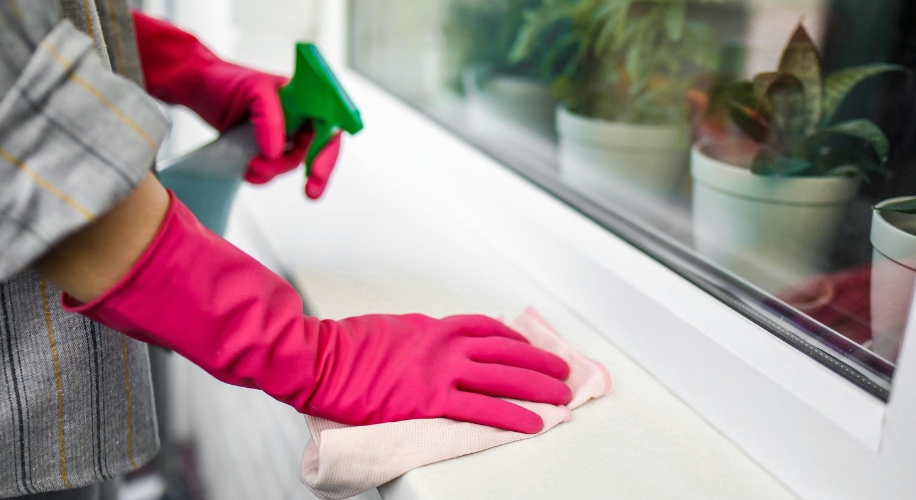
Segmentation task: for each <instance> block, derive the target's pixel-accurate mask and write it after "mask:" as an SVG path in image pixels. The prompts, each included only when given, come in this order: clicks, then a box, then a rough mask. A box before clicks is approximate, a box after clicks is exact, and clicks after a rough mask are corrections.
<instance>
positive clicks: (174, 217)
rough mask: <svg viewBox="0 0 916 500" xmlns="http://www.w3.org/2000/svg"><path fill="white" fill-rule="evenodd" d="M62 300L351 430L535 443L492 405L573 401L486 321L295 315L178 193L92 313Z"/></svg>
mask: <svg viewBox="0 0 916 500" xmlns="http://www.w3.org/2000/svg"><path fill="white" fill-rule="evenodd" d="M202 256H203V257H204V258H201V257H202ZM63 300H64V306H65V307H66V308H67V309H68V310H70V311H73V312H78V313H81V314H83V315H85V316H87V317H89V318H91V319H93V320H96V321H98V322H100V323H103V324H105V325H108V326H110V327H111V328H113V329H115V330H117V331H119V332H122V333H124V334H125V335H128V336H130V337H133V338H136V339H139V340H141V341H144V342H149V343H154V344H158V345H161V346H163V347H167V348H169V349H172V350H174V351H176V352H178V353H180V354H181V355H183V356H185V357H187V358H188V359H190V360H191V361H193V362H194V363H196V364H198V365H199V366H201V367H202V368H203V369H204V370H206V371H208V372H209V373H211V374H212V375H213V376H215V377H216V378H218V379H220V380H222V381H224V382H227V383H230V384H235V385H240V386H244V387H251V388H259V389H261V390H263V391H264V392H266V393H267V394H269V395H271V396H273V397H274V398H276V399H278V400H280V401H282V402H284V403H287V404H289V405H291V406H292V407H293V408H295V409H297V410H299V411H300V412H302V413H306V414H309V415H315V416H319V417H322V418H326V419H329V420H334V421H337V422H342V423H346V424H353V425H361V424H374V423H381V422H392V421H398V420H405V419H418V418H435V417H448V418H452V419H455V420H463V421H469V422H476V423H480V424H484V425H490V426H495V427H500V428H503V429H509V430H514V431H518V432H524V433H535V432H538V431H539V430H540V429H541V427H542V425H543V424H542V422H541V419H540V417H538V416H537V415H536V414H535V413H533V412H530V411H528V410H526V409H524V408H521V407H520V406H517V405H514V404H512V403H509V402H506V401H503V400H501V399H497V397H507V398H515V399H524V400H530V401H537V402H543V403H550V404H555V405H562V404H565V403H567V402H568V401H569V400H570V397H571V391H570V389H569V387H568V386H567V385H566V384H564V383H563V382H562V380H563V379H565V378H566V376H567V375H568V371H569V368H568V366H567V365H566V363H565V362H564V361H563V360H562V359H560V358H559V357H557V356H555V355H553V354H550V353H548V352H546V351H542V350H540V349H537V348H535V347H533V346H531V345H530V344H529V343H528V342H527V341H526V340H525V339H524V337H522V336H521V335H519V334H518V333H516V332H514V331H513V330H511V329H509V328H508V327H507V326H505V325H503V324H502V323H500V322H498V321H496V320H493V319H490V318H487V317H484V316H455V317H450V318H445V319H442V320H436V319H432V318H429V317H426V316H421V315H417V314H414V315H406V316H385V315H373V316H362V317H356V318H349V319H344V320H342V321H330V320H322V321H319V320H317V319H315V318H310V317H306V316H303V314H302V300H301V298H300V297H299V295H298V293H296V291H295V290H294V289H293V288H292V287H291V286H290V285H289V284H288V283H287V282H286V281H284V280H283V279H282V278H280V277H279V276H277V275H276V274H274V273H272V272H271V271H269V270H268V269H267V268H265V267H264V266H262V265H261V264H259V263H258V262H257V261H256V260H254V259H253V258H251V257H249V256H248V255H246V254H245V253H244V252H242V251H240V250H238V249H237V248H235V247H234V246H232V245H231V244H229V243H228V242H226V241H225V240H223V239H222V238H220V237H218V236H216V235H215V234H213V233H211V232H210V231H208V230H207V229H206V228H204V227H203V226H202V225H200V223H199V222H198V221H197V220H196V219H195V218H194V216H193V215H192V214H191V212H190V211H189V210H188V209H187V207H185V206H184V205H183V204H182V203H181V202H180V201H178V200H177V199H176V198H175V197H174V195H172V198H171V205H170V208H169V212H168V215H167V216H166V219H165V221H164V222H163V225H162V227H161V229H160V230H159V234H158V235H157V236H156V238H155V239H154V240H153V242H152V243H151V244H150V246H149V248H148V249H147V250H146V252H145V253H144V255H143V256H142V257H141V258H140V260H139V261H138V262H137V264H135V266H134V268H133V269H132V270H131V271H130V272H129V273H128V275H127V276H126V277H125V278H124V279H123V280H122V281H121V282H120V283H119V284H118V285H116V286H115V287H113V288H112V289H111V290H109V291H108V292H106V293H105V294H103V295H102V296H101V297H99V298H98V299H96V300H94V301H93V302H91V303H89V304H78V303H75V302H74V300H73V299H72V298H70V297H68V296H64V299H63Z"/></svg>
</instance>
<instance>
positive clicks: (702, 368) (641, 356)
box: [241, 71, 893, 499]
mask: <svg viewBox="0 0 916 500" xmlns="http://www.w3.org/2000/svg"><path fill="white" fill-rule="evenodd" d="M340 76H341V77H342V79H343V80H344V82H345V85H346V86H347V88H348V89H349V90H350V92H351V94H352V95H353V97H354V99H355V100H356V102H357V103H358V104H359V105H360V106H361V108H362V110H363V113H364V119H365V120H366V123H367V129H366V130H365V131H364V132H362V133H361V134H360V135H359V136H357V137H355V138H348V140H347V141H346V142H345V145H344V148H343V151H344V153H343V156H342V162H341V165H340V168H339V169H338V171H337V173H335V177H334V179H333V180H332V185H331V186H330V189H329V191H328V193H327V195H326V198H325V199H323V200H322V201H321V202H320V203H318V204H312V203H308V202H306V201H304V200H303V197H302V195H301V172H300V173H298V174H291V175H290V176H289V177H286V178H283V179H279V180H278V181H277V182H274V183H272V184H270V185H268V186H266V187H263V188H254V189H252V188H245V189H244V190H243V192H242V196H241V198H242V199H243V200H246V201H247V202H246V203H243V206H244V207H245V208H246V209H247V211H249V212H250V215H251V217H249V218H250V219H252V220H253V221H256V222H255V225H256V226H257V227H258V229H259V232H260V233H261V236H262V237H263V238H264V239H266V240H267V242H266V243H267V245H266V246H267V247H269V248H270V251H271V252H270V253H272V254H275V255H272V256H271V257H272V260H275V261H276V267H278V268H280V269H282V270H283V271H285V272H287V273H289V274H290V275H293V274H294V273H296V272H297V271H302V270H307V271H308V272H309V273H310V276H311V278H308V276H306V277H305V278H303V279H310V280H311V281H312V283H307V286H309V287H310V288H313V287H314V290H310V291H309V293H310V294H312V295H314V297H313V298H312V300H313V302H315V307H316V308H321V307H324V308H325V309H327V308H328V307H331V306H330V305H328V304H329V303H328V302H327V301H325V302H324V303H323V305H322V302H321V298H319V297H318V296H317V293H318V292H317V290H318V287H319V286H320V284H319V283H320V282H321V280H325V283H326V284H327V283H331V284H330V285H327V286H331V287H337V288H338V289H339V290H343V292H339V293H337V292H335V293H337V295H336V296H338V297H339V298H340V300H343V301H344V302H341V304H349V305H348V306H347V307H351V306H352V307H355V306H359V307H366V304H369V303H372V304H375V307H378V308H380V309H379V310H385V311H388V312H391V311H397V310H403V309H398V307H401V308H408V309H416V310H421V311H426V310H424V309H423V304H426V305H427V306H436V307H443V308H444V307H445V306H446V305H447V304H452V303H453V302H454V303H455V304H462V306H461V308H459V309H458V310H462V308H470V309H472V310H474V311H476V312H483V313H489V314H504V315H510V314H516V313H518V312H519V311H521V309H522V308H523V307H524V306H526V305H529V304H531V305H534V306H535V307H537V308H539V309H541V310H542V311H543V312H544V314H545V315H546V316H547V318H548V319H549V320H551V321H553V322H555V323H557V327H558V328H560V329H561V331H565V330H562V329H563V328H569V326H564V325H566V323H564V322H563V321H564V320H563V319H562V318H563V317H565V316H563V315H564V314H565V315H567V316H569V317H575V318H579V319H581V323H574V325H573V326H575V325H578V326H579V327H582V325H583V324H587V325H588V330H589V331H590V332H592V333H593V334H594V335H597V336H598V338H599V339H600V340H601V341H602V342H610V343H612V344H613V345H614V346H615V347H616V348H619V349H620V350H621V352H625V353H626V354H627V355H628V356H629V357H631V358H632V359H633V360H635V361H636V362H637V363H638V364H639V366H640V367H641V368H643V369H644V370H645V373H646V374H648V375H646V376H650V377H654V378H655V379H657V380H658V381H659V382H660V383H661V385H662V386H663V387H666V388H667V389H668V390H670V391H671V393H670V394H669V397H671V398H672V399H674V398H677V400H681V401H684V402H686V404H687V405H688V406H689V408H691V409H692V410H694V411H695V412H696V414H695V415H694V418H697V419H700V418H702V419H703V420H702V421H703V422H708V424H709V425H710V427H709V428H710V429H711V433H712V434H713V435H715V436H717V439H722V440H723V441H724V440H725V439H727V440H728V441H726V442H734V443H736V445H737V447H736V448H735V449H736V450H737V449H740V450H742V451H743V452H744V453H746V454H747V456H749V457H751V459H750V461H748V462H747V463H749V464H751V465H753V463H754V462H756V463H759V464H762V465H763V467H765V469H766V470H767V471H769V472H770V473H772V474H773V475H774V476H775V477H778V478H779V480H781V481H782V482H784V483H785V484H787V485H789V486H790V487H791V489H792V490H793V491H795V492H797V493H798V494H799V495H800V496H803V497H805V498H824V499H828V498H829V499H838V498H849V499H852V498H864V497H865V496H868V494H869V492H872V490H873V488H872V487H871V486H869V484H870V483H867V482H862V481H858V480H857V479H856V478H857V477H859V476H860V475H863V474H864V475H866V476H867V475H870V474H871V475H882V474H885V472H887V473H890V472H892V471H893V470H891V469H886V468H879V467H877V466H876V464H877V463H878V462H876V461H875V457H876V454H877V453H878V450H879V447H880V446H881V437H882V427H883V425H884V418H885V405H884V404H883V403H881V402H880V401H878V400H877V399H875V398H873V397H871V396H869V395H868V394H866V393H865V392H864V391H862V390H860V389H859V388H857V387H855V386H853V385H852V384H850V383H849V382H848V381H846V380H845V379H843V378H841V377H839V376H837V375H836V374H835V373H833V372H831V371H830V370H828V369H826V368H824V367H823V366H821V365H819V364H817V363H814V362H812V361H811V360H810V359H809V358H807V357H806V356H805V355H804V354H802V353H800V352H798V351H796V350H794V348H792V347H791V346H789V345H788V344H786V343H784V342H782V341H781V340H779V339H777V338H775V337H774V336H773V335H771V334H770V333H769V332H767V331H765V330H763V329H761V328H760V327H758V326H756V325H755V324H753V323H752V322H751V321H749V320H748V319H747V318H745V317H743V316H741V315H740V314H739V313H737V312H735V311H734V310H732V309H730V308H729V307H728V306H726V305H725V304H722V303H721V302H719V301H718V300H716V299H715V298H713V297H711V296H710V295H708V294H706V293H705V292H702V291H701V290H699V289H697V288H696V287H695V286H693V285H692V284H690V283H688V282H687V281H685V280H684V279H683V278H681V277H680V276H678V275H676V274H675V273H673V272H672V271H670V270H669V269H667V268H664V267H663V266H661V265H660V264H659V263H658V262H656V261H654V260H653V259H652V258H651V257H649V256H647V255H646V254H644V253H642V252H640V251H638V250H637V249H635V248H633V247H632V246H630V245H629V244H627V243H626V242H624V241H623V240H621V239H620V238H618V237H616V236H615V235H613V234H611V233H608V232H607V231H605V230H604V229H602V228H600V227H599V226H597V225H596V224H594V223H593V222H592V221H590V220H588V219H587V218H586V217H583V216H582V215H581V214H579V213H576V212H575V211H573V210H571V209H570V208H569V207H567V206H565V205H563V204H562V203H559V202H557V201H556V200H555V199H553V198H551V197H550V196H549V195H546V194H545V193H544V192H543V191H541V190H540V189H539V188H537V187H536V186H534V185H532V184H530V183H528V182H526V181H524V180H522V179H521V178H519V177H518V176H517V175H516V174H514V173H512V172H510V171H508V170H507V169H505V168H504V167H502V166H500V165H499V164H497V163H496V162H494V161H493V160H492V159H490V158H488V157H486V156H485V155H483V154H481V153H480V152H478V151H477V150H475V149H474V148H473V147H470V146H468V145H467V144H464V143H462V141H460V140H458V139H456V138H455V137H454V136H452V135H451V134H449V133H448V132H446V131H443V130H442V129H441V128H440V127H438V126H437V125H435V124H434V123H431V122H430V121H429V120H428V119H426V118H424V117H422V116H420V115H419V114H418V113H416V112H415V111H413V110H411V109H409V108H408V107H407V106H406V105H404V104H403V103H400V102H398V101H397V100H396V99H394V98H392V97H391V96H390V95H388V94H386V93H385V92H383V91H381V90H379V89H378V88H377V87H375V86H373V85H372V84H371V83H368V82H366V81H365V80H364V79H362V78H360V77H359V76H357V75H354V74H352V73H348V72H345V71H342V72H340ZM442 238H445V241H446V242H447V244H442V243H439V244H434V242H435V241H439V240H441V239H442ZM446 247H447V248H446ZM447 249H455V250H454V251H452V252H447V251H446V250H447ZM274 258H275V259H274ZM494 259H496V261H497V262H498V265H494V264H492V262H493V260H494ZM486 262H491V264H488V265H484V263H486ZM398 263H400V264H398ZM462 263H463V264H462ZM398 266H402V267H398ZM386 273H388V274H387V275H386ZM385 276H388V277H387V278H386V277H385ZM328 280H330V281H328ZM392 282H393V283H394V284H392ZM415 282H416V283H415ZM373 283H375V284H374V285H372V284H373ZM382 284H385V285H384V286H383V285H382ZM369 285H372V286H369ZM395 286H397V287H401V288H404V289H405V290H409V289H411V287H413V289H414V290H415V291H414V292H412V293H411V298H409V299H407V300H401V301H400V302H398V304H400V306H398V305H397V304H395V303H393V302H392V301H393V300H394V299H393V298H394V297H399V296H400V295H399V294H398V293H395V291H396V290H397V289H396V288H391V287H395ZM373 287H375V288H374V289H375V290H376V291H375V292H371V293H370V292H366V293H367V294H368V295H369V297H366V298H362V297H363V296H362V295H359V293H357V291H359V290H362V291H364V292H365V291H367V290H372V289H373ZM421 289H422V290H423V291H422V292H417V291H416V290H421ZM435 290H439V291H440V292H441V291H443V290H450V291H454V293H455V297H454V298H450V297H452V296H451V295H450V294H446V293H444V292H443V293H438V294H435V293H434V291H435ZM538 290H540V291H538ZM545 290H546V291H549V293H547V292H545ZM405 293H406V292H405ZM417 295H419V297H418V296H417ZM347 297H352V301H350V302H347V301H348V300H350V299H347ZM537 297H542V298H543V299H542V300H541V299H539V300H541V302H539V301H538V300H536V298H537ZM370 298H371V300H372V301H374V302H370V301H369V300H370ZM423 299H427V300H426V302H416V301H417V300H423ZM455 301H457V302H455ZM465 301H469V302H465ZM418 304H419V305H418ZM334 307H338V306H334ZM339 307H343V306H342V305H339ZM319 310H321V309H319ZM342 310H343V309H341V311H342ZM347 310H351V309H347ZM352 310H356V309H352ZM428 311H429V312H431V313H435V312H436V311H437V309H429V310H428ZM440 311H443V312H449V311H450V310H448V309H445V310H440ZM551 311H565V312H551ZM322 312H323V313H324V314H328V315H333V316H337V315H339V314H336V313H334V311H333V310H329V311H323V310H322ZM610 368H611V371H612V376H614V367H613V366H611V367H610ZM615 381H617V382H618V387H620V382H621V381H620V380H617V378H616V377H615ZM607 425H613V423H612V422H611V423H608V424H607ZM704 425H705V424H704ZM558 432H559V430H558ZM722 436H726V438H723V437H722ZM886 446H887V445H886V443H885V447H886ZM707 448H709V446H708V445H705V444H702V443H699V442H697V443H694V447H693V448H692V453H694V454H704V453H705V451H704V450H706V449H707ZM712 448H715V446H713V447H712ZM589 449H590V448H589ZM601 449H603V450H610V451H607V453H612V452H613V451H614V450H615V448H614V446H613V445H611V444H608V445H606V446H603V448H601ZM640 451H641V452H645V450H640ZM494 453H499V452H494ZM596 453H597V452H596ZM659 454H660V455H661V456H663V455H664V454H665V452H664V450H662V451H659ZM583 456H587V452H585V451H583ZM693 459H694V457H691V460H693ZM825 463H831V464H834V465H835V467H822V466H814V465H813V464H825ZM576 466H577V467H580V468H583V470H589V468H593V467H594V465H593V462H589V465H588V466H587V467H586V466H583V465H582V464H581V463H578V462H577V463H576ZM435 467H439V466H435ZM872 469H874V470H873V471H872ZM836 470H843V471H846V472H847V473H844V474H841V475H837V474H836V473H835V471H836ZM863 470H870V471H872V472H869V473H863V472H861V471H863ZM410 477H411V475H408V476H407V478H410ZM716 477H718V476H716ZM882 477H883V476H882ZM632 480H633V481H637V480H638V481H643V482H651V481H656V480H657V477H651V478H650V475H649V474H648V473H645V474H644V475H642V476H639V477H635V478H633V479H632ZM561 482H562V481H561ZM526 491H527V490H526ZM863 495H864V496H863ZM421 496H422V495H421ZM422 497H423V498H425V496H422Z"/></svg>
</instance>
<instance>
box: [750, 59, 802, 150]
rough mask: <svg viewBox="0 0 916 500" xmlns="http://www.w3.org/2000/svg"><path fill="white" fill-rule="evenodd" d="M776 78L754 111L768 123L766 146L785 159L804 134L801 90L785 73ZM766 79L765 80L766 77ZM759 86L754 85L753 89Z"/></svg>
mask: <svg viewBox="0 0 916 500" xmlns="http://www.w3.org/2000/svg"><path fill="white" fill-rule="evenodd" d="M765 75H769V73H765ZM777 75H778V77H776V78H774V79H773V81H771V82H769V85H768V86H767V87H766V90H765V93H764V96H763V98H762V99H760V100H759V101H758V105H757V107H758V109H759V111H760V112H761V113H762V114H763V116H765V117H766V118H768V119H769V121H770V130H771V134H770V136H769V142H770V144H769V146H770V147H771V148H774V149H777V150H779V151H782V154H784V155H786V156H788V151H789V150H790V148H791V147H792V145H793V144H795V143H796V142H797V141H798V140H800V139H801V138H802V137H804V136H805V134H806V132H807V121H808V115H807V108H806V106H805V89H804V85H803V84H802V82H801V81H800V80H799V79H798V78H797V77H795V76H794V75H791V74H789V73H777ZM766 79H767V80H768V79H769V76H767V78H766ZM759 85H760V84H755V87H759ZM755 93H756V90H755Z"/></svg>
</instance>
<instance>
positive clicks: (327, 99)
mask: <svg viewBox="0 0 916 500" xmlns="http://www.w3.org/2000/svg"><path fill="white" fill-rule="evenodd" d="M279 97H280V104H281V105H282V107H283V114H284V118H285V120H286V134H287V136H290V135H292V134H294V133H296V132H298V131H299V130H301V129H302V128H303V127H305V126H309V125H310V126H311V127H312V128H313V130H314V132H315V137H314V139H313V140H312V143H311V145H310V146H309V149H308V152H307V153H306V157H305V165H306V176H308V175H309V174H310V173H311V165H312V162H313V161H314V160H315V157H316V156H317V155H318V153H319V152H320V151H321V150H322V149H323V148H324V147H325V146H326V145H327V144H328V142H330V141H331V139H332V138H333V137H334V135H335V134H337V132H338V131H340V130H343V131H346V132H348V133H349V134H351V135H352V134H356V133H357V132H359V131H360V130H362V128H363V122H362V119H361V118H360V114H359V110H358V109H357V108H356V106H355V105H354V104H353V101H352V100H351V99H350V96H348V95H347V92H346V91H345V90H344V89H343V87H342V86H341V84H340V82H339V81H338V80H337V77H336V76H334V73H333V72H332V71H331V68H330V67H329V66H328V64H327V62H326V61H325V60H324V58H323V57H322V56H321V53H320V52H319V51H318V48H317V47H315V45H313V44H311V43H301V42H300V43H297V44H296V69H295V71H294V73H293V77H292V79H291V80H290V81H289V83H287V84H286V85H285V86H283V87H281V88H280V90H279ZM258 154H260V150H259V149H258V146H257V143H256V142H255V139H254V130H253V126H252V125H251V123H247V122H246V123H244V124H240V125H238V126H236V127H234V128H232V129H230V130H228V131H226V132H224V133H223V134H221V135H220V137H219V138H218V139H216V140H215V141H213V142H211V143H209V144H207V145H205V146H203V147H201V148H200V149H197V150H195V151H192V152H191V153H188V154H186V155H184V156H181V157H179V158H176V159H174V160H167V161H164V162H162V163H160V164H159V180H160V181H161V182H162V184H163V185H164V186H165V187H167V188H169V189H171V190H173V191H174V192H175V195H176V196H178V199H180V200H181V201H182V202H183V203H184V204H185V205H187V206H188V208H190V209H191V211H192V212H193V213H194V215H195V216H197V218H198V219H199V220H200V221H201V222H202V223H203V224H204V225H205V226H207V227H208V228H209V229H210V230H211V231H213V232H215V233H217V234H223V233H224V232H225V229H226V222H227V220H228V218H229V209H230V208H231V206H232V200H233V198H234V197H235V193H236V191H238V188H239V185H240V184H241V182H242V176H243V175H244V173H245V170H246V169H247V168H248V161H249V160H250V159H251V158H252V157H253V156H257V155H258Z"/></svg>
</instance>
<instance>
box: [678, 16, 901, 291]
mask: <svg viewBox="0 0 916 500" xmlns="http://www.w3.org/2000/svg"><path fill="white" fill-rule="evenodd" d="M818 59H819V57H818V53H817V49H816V48H815V46H814V43H813V42H812V41H811V38H810V37H809V36H808V34H807V32H806V31H805V29H804V27H802V26H801V25H799V26H798V28H797V29H796V30H795V32H794V33H793V34H792V36H791V38H790V40H789V43H788V45H787V46H786V48H785V50H784V51H783V54H782V58H781V60H780V63H779V68H778V70H777V71H775V72H770V73H761V74H758V75H756V76H755V77H754V78H753V80H752V81H742V82H731V83H728V82H726V83H723V84H720V85H719V86H718V87H717V88H714V89H713V91H712V93H711V95H710V107H709V109H708V110H707V113H706V114H707V119H709V120H713V121H715V120H721V119H722V117H723V116H725V117H727V119H729V120H730V121H731V123H733V124H735V125H736V126H737V127H736V128H737V129H739V130H740V131H741V132H742V134H743V137H739V138H737V139H736V140H724V141H718V142H717V141H704V142H700V143H698V144H697V145H695V146H694V148H693V151H692V155H691V174H692V176H693V180H694V191H693V221H694V241H695V245H696V247H697V249H698V250H699V251H700V252H701V253H703V254H705V255H707V256H709V257H711V259H712V260H713V261H714V262H716V263H717V264H720V265H722V266H724V267H726V268H728V269H730V270H732V271H734V272H736V273H737V274H739V275H741V276H743V277H745V278H747V279H749V280H750V281H752V282H753V283H754V284H756V285H758V286H760V287H761V288H763V289H764V290H767V291H771V292H774V291H776V290H779V289H780V288H782V287H783V286H785V285H786V284H787V283H792V282H795V281H797V280H799V279H802V278H804V277H806V276H809V275H810V274H812V273H813V272H815V271H816V268H817V266H818V263H819V261H820V259H822V258H823V257H824V256H825V255H826V252H827V250H828V247H829V245H830V243H832V241H833V240H834V239H835V237H836V234H837V231H838V229H839V226H840V223H841V222H842V220H843V217H844V215H845V210H846V207H847V204H848V202H849V201H850V200H851V199H852V198H854V197H855V196H856V193H857V191H858V185H859V182H860V181H861V180H862V179H863V178H864V177H865V176H867V175H869V174H881V173H883V171H884V162H885V160H886V159H887V155H888V152H889V145H888V140H887V137H885V135H884V133H883V132H882V131H881V129H880V128H879V127H878V126H877V125H875V124H874V123H873V122H871V121H869V120H865V119H853V120H849V121H843V122H839V123H837V122H836V121H835V120H834V117H835V116H836V113H837V110H838V109H839V108H840V106H841V105H842V104H843V102H844V100H845V99H846V97H847V96H848V95H849V93H850V91H851V90H853V89H854V88H855V87H856V86H857V85H858V84H859V83H861V82H862V81H863V80H865V79H866V78H869V77H872V76H875V75H879V74H882V73H886V72H889V71H905V70H904V69H903V68H902V67H899V66H894V65H889V64H875V65H869V66H859V67H853V68H848V69H844V70H840V71H837V72H835V73H833V74H831V75H829V76H827V77H826V78H823V77H822V74H821V69H820V66H819V63H818ZM748 144H750V145H751V147H747V145H748Z"/></svg>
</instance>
